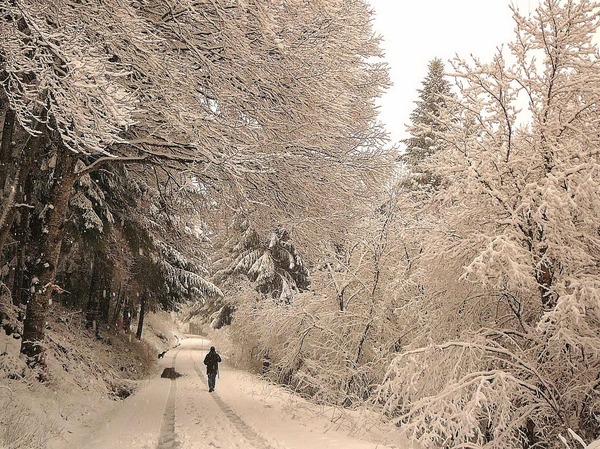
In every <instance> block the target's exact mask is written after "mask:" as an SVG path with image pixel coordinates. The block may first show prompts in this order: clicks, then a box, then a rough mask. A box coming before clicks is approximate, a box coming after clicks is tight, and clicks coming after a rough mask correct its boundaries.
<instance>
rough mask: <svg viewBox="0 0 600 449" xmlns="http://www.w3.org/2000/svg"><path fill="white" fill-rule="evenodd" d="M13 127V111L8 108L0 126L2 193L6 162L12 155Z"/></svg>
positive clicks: (0, 181) (0, 182)
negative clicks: (0, 134)
mask: <svg viewBox="0 0 600 449" xmlns="http://www.w3.org/2000/svg"><path fill="white" fill-rule="evenodd" d="M14 128H15V111H13V110H12V109H8V110H7V111H6V112H5V113H4V124H3V126H2V142H0V194H2V193H4V185H5V183H6V178H7V173H8V162H9V161H10V157H11V155H12V140H13V130H14Z"/></svg>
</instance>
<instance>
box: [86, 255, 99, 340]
mask: <svg viewBox="0 0 600 449" xmlns="http://www.w3.org/2000/svg"><path fill="white" fill-rule="evenodd" d="M99 278H100V256H99V255H98V252H96V254H95V255H94V260H93V262H92V276H91V278H90V288H89V295H88V302H87V306H86V311H85V325H86V327H87V328H88V329H93V330H94V332H97V331H98V284H99Z"/></svg>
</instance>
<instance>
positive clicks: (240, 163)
mask: <svg viewBox="0 0 600 449" xmlns="http://www.w3.org/2000/svg"><path fill="white" fill-rule="evenodd" d="M0 15H1V17H2V20H1V21H0V72H1V74H2V79H3V84H2V89H3V92H4V94H5V95H6V98H7V101H8V104H9V105H10V108H9V110H6V113H5V115H8V116H9V118H10V116H11V115H14V120H12V119H11V120H8V121H5V124H6V123H9V124H10V123H13V124H14V127H17V128H18V129H21V130H24V131H25V132H26V133H29V134H30V135H31V136H33V137H32V139H31V140H30V141H29V143H28V144H26V145H24V146H23V147H22V148H20V147H19V148H11V149H10V152H11V153H13V154H16V155H17V158H16V160H17V164H16V166H19V165H20V161H24V160H26V159H27V158H30V156H29V155H30V154H31V152H32V151H33V150H34V149H35V147H36V145H37V142H38V141H43V142H44V143H45V144H50V145H51V146H52V148H53V150H54V151H56V152H57V160H56V170H55V179H54V180H53V185H54V188H53V189H52V193H51V194H50V195H49V197H48V200H47V203H48V204H49V205H51V207H49V208H48V210H47V214H46V215H45V218H44V220H45V222H46V223H45V224H44V226H43V228H44V229H47V230H48V233H47V234H44V235H43V237H44V238H43V241H42V243H41V244H40V255H41V257H40V258H39V263H38V265H37V269H36V273H35V276H34V279H35V281H36V285H35V286H34V287H35V294H34V295H33V297H32V299H31V300H30V302H29V311H28V314H27V325H26V330H25V333H26V338H24V346H23V352H24V353H26V354H28V356H29V357H30V359H31V361H32V363H33V364H36V363H39V362H43V354H42V352H43V351H42V348H43V345H42V344H41V342H42V341H43V336H44V325H43V323H44V318H45V315H46V311H47V304H48V302H49V299H50V294H51V290H52V288H53V285H54V280H55V271H56V265H57V260H58V256H59V254H60V245H61V241H62V235H63V230H62V223H63V221H64V217H65V216H66V211H67V206H68V203H69V197H70V195H71V192H72V188H73V184H74V183H75V179H76V177H78V176H82V175H83V174H85V173H87V172H89V171H91V170H94V169H97V168H99V167H102V166H103V165H105V164H108V163H116V162H121V163H123V162H134V161H137V162H140V163H145V164H161V165H162V166H163V167H165V168H168V169H171V170H187V171H188V172H190V173H193V174H194V176H195V177H196V179H197V182H198V183H200V184H201V185H203V186H204V187H205V188H207V189H210V190H212V192H213V195H215V196H218V197H219V202H221V203H227V204H233V205H234V206H235V207H239V206H240V205H242V204H243V205H244V206H245V208H246V210H249V215H251V216H252V217H253V219H254V221H256V220H257V219H256V216H261V217H263V218H264V217H268V219H270V220H271V221H272V222H274V223H275V224H276V226H277V225H281V224H284V223H282V222H284V221H286V220H292V221H294V220H297V219H298V217H303V216H304V217H306V216H310V217H311V218H312V219H323V217H327V212H328V210H330V209H331V206H332V204H331V202H333V201H335V202H337V203H339V204H343V203H344V201H345V199H346V198H351V197H352V196H353V195H355V194H359V193H360V192H358V191H359V190H363V189H364V188H365V187H368V186H369V185H371V184H372V183H378V182H380V176H381V175H382V174H383V173H384V171H385V169H386V167H387V164H386V162H385V161H384V160H383V158H380V157H379V153H380V150H379V148H380V144H381V142H382V138H383V133H382V130H381V128H380V127H379V126H378V125H377V124H376V123H375V118H376V108H375V105H374V100H375V98H376V97H377V96H378V95H379V93H380V92H381V90H382V88H383V87H384V86H385V85H386V83H387V75H386V70H385V66H383V65H382V64H381V63H379V62H376V60H375V57H377V56H379V54H380V53H379V48H378V45H377V40H376V39H375V38H374V37H373V35H372V33H371V30H370V23H369V9H368V7H367V5H366V4H365V3H364V2H362V1H349V0H336V1H333V2H332V1H317V2H309V3H307V2H300V1H298V2H281V4H279V5H278V7H274V5H273V3H272V2H271V1H266V0H252V1H249V2H245V3H244V4H238V3H235V2H230V1H227V0H220V1H216V2H206V3H201V4H198V3H197V2H192V1H189V0H180V1H176V2H166V1H162V0H153V1H149V2H121V1H118V0H109V1H107V2H103V3H101V4H100V3H79V2H67V3H65V2H63V1H62V0H60V1H59V0H43V1H38V0H36V1H33V0H10V1H8V2H3V3H2V5H0ZM198 30H203V32H202V33H198ZM9 111H10V112H9ZM34 144H35V145H34ZM3 154H4V153H3ZM79 161H84V162H85V164H86V167H85V168H81V169H78V168H76V167H77V165H78V162H79ZM23 178H24V177H23V176H20V175H19V171H14V170H13V171H12V172H9V173H8V174H7V179H8V185H10V186H11V187H10V189H9V190H8V194H7V195H8V196H7V198H8V199H10V201H3V204H2V206H3V210H2V211H1V212H0V216H2V217H4V216H6V214H7V213H9V212H10V209H11V208H13V206H14V205H15V204H16V203H17V201H16V199H15V195H16V194H18V192H20V191H21V188H20V185H21V184H20V183H22V182H24V179H23ZM307 190H310V192H311V194H310V195H308V194H307ZM10 192H16V193H15V194H14V195H13V196H10ZM332 198H333V199H332ZM291 205H294V207H289V206H291ZM276 226H272V227H276ZM284 227H285V226H284ZM295 230H296V232H297V233H298V234H301V233H302V232H301V231H302V227H296V229H295Z"/></svg>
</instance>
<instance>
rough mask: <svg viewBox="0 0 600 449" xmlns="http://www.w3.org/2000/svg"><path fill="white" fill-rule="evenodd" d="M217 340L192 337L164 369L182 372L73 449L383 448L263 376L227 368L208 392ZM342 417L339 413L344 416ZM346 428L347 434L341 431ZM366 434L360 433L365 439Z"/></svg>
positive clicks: (84, 433) (80, 435)
mask: <svg viewBox="0 0 600 449" xmlns="http://www.w3.org/2000/svg"><path fill="white" fill-rule="evenodd" d="M209 346H210V342H209V341H208V340H206V339H203V338H200V337H189V338H186V339H184V340H182V344H181V345H180V346H179V347H177V348H175V349H173V350H171V351H169V352H168V353H167V354H165V356H164V358H163V359H161V364H162V366H163V367H165V368H170V367H172V368H174V369H175V371H176V372H177V373H178V374H180V376H178V377H177V378H175V379H168V378H160V377H157V378H155V379H152V380H150V381H149V382H147V384H146V385H144V387H142V388H140V389H139V390H138V391H137V392H136V393H135V394H134V395H132V396H131V397H130V398H128V399H126V400H125V401H123V402H121V403H120V404H119V405H118V407H117V408H115V409H112V410H110V411H108V412H105V413H104V415H99V417H98V420H97V421H96V424H95V426H93V427H92V428H87V429H81V431H80V432H75V433H73V434H72V435H70V436H69V438H68V441H65V442H64V443H65V445H64V448H65V449H66V448H67V447H68V448H69V449H73V448H79V449H116V448H130V449H142V448H143V449H175V448H177V449H204V448H210V449H214V448H224V449H312V448H315V449H321V448H326V449H329V448H331V449H376V448H377V449H382V448H386V447H387V448H396V447H399V446H396V445H391V444H390V445H384V444H381V441H380V442H379V444H376V443H374V442H369V441H367V440H366V438H367V437H366V435H365V434H363V433H362V432H361V433H360V434H359V435H355V436H350V435H349V433H350V429H348V427H347V426H341V425H340V423H341V422H346V423H347V421H345V420H343V419H338V420H336V424H333V423H332V419H331V418H332V413H335V411H334V410H332V409H330V410H324V409H322V408H320V407H317V406H315V405H312V404H309V403H307V402H305V401H303V400H302V399H300V398H298V397H297V396H295V395H293V394H290V393H288V392H286V391H285V390H283V389H281V388H279V387H277V386H273V385H269V384H268V383H266V382H263V381H262V380H260V379H258V378H257V377H256V376H254V375H251V374H248V373H245V372H242V371H237V370H234V369H231V368H229V367H228V366H227V360H224V362H223V363H222V364H221V367H220V378H219V379H217V386H216V391H215V392H213V393H209V392H208V388H207V380H206V375H205V371H204V365H203V363H202V361H203V359H204V355H205V354H206V353H207V351H208V347H209ZM337 417H338V418H339V412H338V416H337ZM339 427H343V428H339ZM358 433H359V432H358V431H355V432H353V434H358Z"/></svg>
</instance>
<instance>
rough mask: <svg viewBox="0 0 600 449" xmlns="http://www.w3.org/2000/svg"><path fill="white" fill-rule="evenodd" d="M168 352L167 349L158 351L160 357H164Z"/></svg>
mask: <svg viewBox="0 0 600 449" xmlns="http://www.w3.org/2000/svg"><path fill="white" fill-rule="evenodd" d="M166 353H167V351H163V352H159V353H158V358H159V359H162V358H163V357H164V356H165V354H166Z"/></svg>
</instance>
